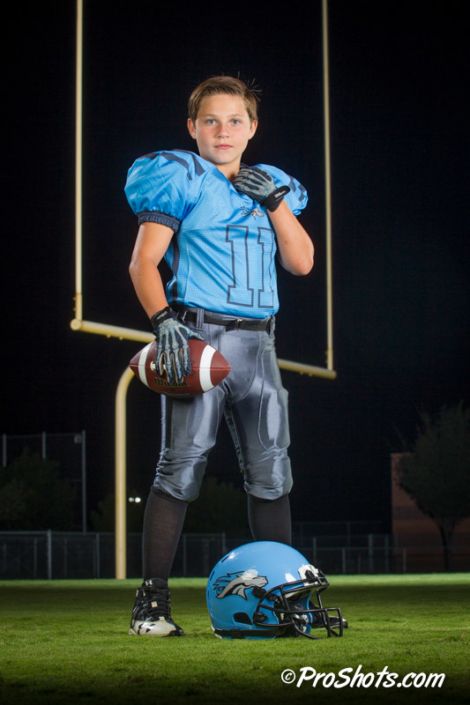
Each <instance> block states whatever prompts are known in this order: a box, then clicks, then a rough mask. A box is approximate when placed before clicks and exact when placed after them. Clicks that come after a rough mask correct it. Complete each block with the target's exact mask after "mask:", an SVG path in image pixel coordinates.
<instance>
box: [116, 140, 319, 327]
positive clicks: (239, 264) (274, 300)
mask: <svg viewBox="0 0 470 705" xmlns="http://www.w3.org/2000/svg"><path fill="white" fill-rule="evenodd" d="M256 166H258V167H259V168H260V169H263V170H264V171H266V172H268V173H269V174H270V175H271V176H272V178H273V180H274V182H275V184H276V186H282V185H287V186H289V187H290V189H291V190H290V192H289V193H288V194H287V195H286V196H285V200H286V201H287V204H288V205H289V207H290V209H291V210H292V212H293V213H294V214H295V215H298V214H299V213H300V212H301V210H302V209H303V208H305V206H306V204H307V200H308V196H307V192H306V190H305V188H304V187H303V186H302V185H301V184H300V183H299V182H298V181H297V180H296V179H294V178H293V177H291V176H289V175H288V174H286V173H285V172H284V171H282V170H281V169H278V168H276V167H274V166H270V165H268V164H257V165H256ZM125 193H126V196H127V199H128V201H129V204H130V206H131V208H132V210H133V211H134V213H136V215H137V216H138V222H139V224H141V223H144V222H148V221H150V222H155V223H162V224H163V225H168V226H169V227H171V228H172V229H173V230H174V232H175V235H174V236H173V238H172V240H171V243H170V246H169V248H168V250H167V252H166V254H165V260H166V262H167V263H168V265H169V267H170V269H171V271H172V272H173V276H172V278H171V280H170V281H169V282H168V284H167V291H166V293H167V299H168V302H169V303H173V302H178V303H180V304H183V305H185V306H190V307H199V308H204V309H207V310H208V311H215V312H218V313H224V314H229V315H232V316H243V317H253V318H266V317H267V316H270V315H272V314H275V313H276V312H277V310H278V308H279V300H278V293H277V278H276V267H275V254H276V237H275V232H274V230H273V228H272V226H271V223H270V221H269V218H268V216H267V211H266V209H265V208H263V207H262V206H261V205H260V204H259V203H257V202H256V201H254V200H252V199H251V198H250V197H249V196H246V195H245V194H242V193H239V192H238V191H237V190H236V189H235V187H234V186H233V184H232V183H231V182H230V180H229V179H227V177H226V176H225V175H224V174H222V172H221V171H219V169H217V167H216V166H215V164H212V163H211V162H209V161H207V160H205V159H202V158H201V157H200V156H199V155H197V154H195V153H194V152H189V151H184V150H178V149H176V150H168V151H159V152H154V153H152V154H147V155H145V156H143V157H140V158H138V159H137V160H136V161H135V162H134V164H133V165H132V166H131V168H130V169H129V172H128V176H127V182H126V186H125Z"/></svg>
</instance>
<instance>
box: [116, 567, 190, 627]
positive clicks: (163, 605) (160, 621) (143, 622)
mask: <svg viewBox="0 0 470 705" xmlns="http://www.w3.org/2000/svg"><path fill="white" fill-rule="evenodd" d="M129 634H130V635H133V636H183V634H184V632H183V630H182V629H181V627H179V626H178V625H177V624H175V623H174V622H173V619H172V617H171V605H170V591H169V589H168V586H167V582H166V580H163V579H161V578H153V579H148V580H144V582H143V583H142V586H141V587H140V588H139V589H138V590H137V592H136V596H135V603H134V608H133V610H132V616H131V624H130V627H129Z"/></svg>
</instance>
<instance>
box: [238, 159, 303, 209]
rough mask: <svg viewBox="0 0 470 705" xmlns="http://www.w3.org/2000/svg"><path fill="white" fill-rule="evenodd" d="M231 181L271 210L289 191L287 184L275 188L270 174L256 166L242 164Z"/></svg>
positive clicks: (242, 191)
mask: <svg viewBox="0 0 470 705" xmlns="http://www.w3.org/2000/svg"><path fill="white" fill-rule="evenodd" d="M232 183H233V185H234V186H235V188H236V189H237V191H241V193H245V194H246V195H247V196H249V197H250V198H253V199H254V200H255V201H258V203H261V205H262V206H265V207H266V208H267V209H268V211H271V212H272V211H275V210H276V208H277V207H278V205H279V204H280V202H281V201H282V199H283V198H284V196H285V195H286V194H287V193H289V191H290V188H289V186H279V188H276V184H275V183H274V181H273V179H272V177H271V176H270V174H267V173H266V172H265V171H263V170H262V169H259V168H258V167H257V166H242V167H241V168H240V171H239V172H238V174H237V175H236V177H235V178H234V180H233V182H232Z"/></svg>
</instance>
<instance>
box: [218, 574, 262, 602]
mask: <svg viewBox="0 0 470 705" xmlns="http://www.w3.org/2000/svg"><path fill="white" fill-rule="evenodd" d="M267 582H268V579H267V578H265V577H264V575H258V571H257V570H243V571H239V572H238V573H227V574H226V575H224V576H222V577H221V578H218V580H217V581H216V582H215V583H214V590H215V592H216V593H217V594H216V596H217V597H218V598H219V599H222V598H223V597H227V595H238V596H239V597H243V598H244V599H245V600H247V599H248V597H247V595H246V591H247V590H249V589H250V588H254V587H264V585H266V583H267Z"/></svg>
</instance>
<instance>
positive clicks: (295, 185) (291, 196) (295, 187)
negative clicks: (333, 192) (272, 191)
mask: <svg viewBox="0 0 470 705" xmlns="http://www.w3.org/2000/svg"><path fill="white" fill-rule="evenodd" d="M256 166H257V167H259V168H260V169H262V170H263V171H266V172H267V173H268V174H270V176H272V178H273V179H274V183H275V184H276V186H277V187H279V186H289V188H290V191H289V193H288V194H287V195H286V196H284V200H285V201H286V202H287V205H288V206H289V208H290V209H291V211H292V212H293V214H294V215H299V213H300V212H301V211H303V209H304V208H305V206H306V205H307V202H308V193H307V190H306V188H305V186H302V184H301V183H300V181H297V179H295V178H294V177H293V176H289V174H286V172H285V171H282V169H278V168H277V167H276V166H271V165H270V164H256Z"/></svg>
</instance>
